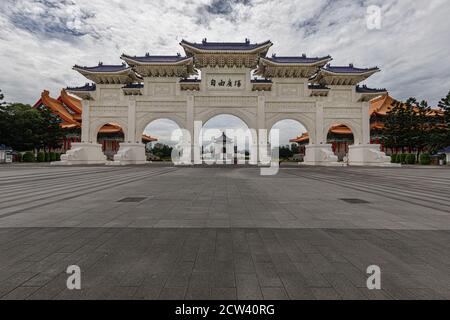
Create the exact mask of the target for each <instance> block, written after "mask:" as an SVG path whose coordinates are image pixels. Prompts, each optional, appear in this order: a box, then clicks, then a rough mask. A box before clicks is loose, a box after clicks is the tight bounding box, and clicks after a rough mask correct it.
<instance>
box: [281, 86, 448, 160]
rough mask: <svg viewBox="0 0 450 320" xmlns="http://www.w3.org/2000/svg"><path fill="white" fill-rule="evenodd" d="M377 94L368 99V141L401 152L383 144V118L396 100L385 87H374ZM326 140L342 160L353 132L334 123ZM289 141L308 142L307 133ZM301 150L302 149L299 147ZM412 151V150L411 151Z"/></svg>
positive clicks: (430, 114) (436, 114)
mask: <svg viewBox="0 0 450 320" xmlns="http://www.w3.org/2000/svg"><path fill="white" fill-rule="evenodd" d="M358 90H359V91H369V90H372V89H368V88H367V87H364V86H363V87H360V88H358ZM374 92H376V93H377V94H382V95H379V96H377V97H375V98H373V99H372V100H371V101H370V108H369V117H370V143H371V144H376V145H380V146H381V150H382V151H386V152H388V153H389V154H392V153H398V152H402V150H391V149H388V150H385V147H384V145H383V129H384V124H385V119H386V116H387V114H388V112H389V111H390V110H391V108H392V107H393V105H394V104H395V103H399V101H398V100H396V99H394V98H392V97H391V96H390V95H389V94H388V93H387V92H386V90H385V89H376V91H374ZM441 115H442V112H441V111H439V110H435V109H433V110H430V112H429V113H428V116H430V117H436V116H441ZM327 141H328V142H329V143H331V145H332V150H333V152H334V153H335V154H336V155H337V156H338V158H339V159H340V160H342V159H343V158H344V157H345V156H346V155H347V153H348V150H349V146H350V145H352V144H353V142H354V140H353V134H352V131H351V130H350V128H348V127H347V126H345V125H341V124H338V125H335V126H333V127H331V128H330V131H329V132H328V135H327ZM290 142H293V143H298V144H299V145H300V146H304V145H306V144H308V142H309V134H308V133H307V132H306V133H304V134H303V135H301V136H299V137H297V138H294V139H291V140H290ZM301 150H303V149H301ZM411 152H412V151H411Z"/></svg>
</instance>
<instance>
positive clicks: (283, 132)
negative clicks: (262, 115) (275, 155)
mask: <svg viewBox="0 0 450 320" xmlns="http://www.w3.org/2000/svg"><path fill="white" fill-rule="evenodd" d="M274 129H276V130H278V132H279V139H280V141H279V146H280V148H279V160H280V161H292V162H302V161H303V158H304V156H305V146H306V145H308V144H309V140H310V139H309V134H308V131H307V130H306V127H305V126H304V125H303V124H302V123H301V122H300V121H297V120H294V119H283V120H280V121H278V122H276V123H275V124H274V125H273V126H272V128H270V133H269V142H270V144H271V145H273V144H272V141H271V138H272V130H274Z"/></svg>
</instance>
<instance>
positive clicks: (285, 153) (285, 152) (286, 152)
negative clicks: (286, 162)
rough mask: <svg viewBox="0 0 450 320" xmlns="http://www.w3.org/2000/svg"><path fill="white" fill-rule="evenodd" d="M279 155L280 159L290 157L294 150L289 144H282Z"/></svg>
mask: <svg viewBox="0 0 450 320" xmlns="http://www.w3.org/2000/svg"><path fill="white" fill-rule="evenodd" d="M279 150H280V151H279V152H280V153H279V157H280V159H288V158H290V157H292V156H293V155H294V153H293V152H292V150H291V149H290V148H289V146H281V147H280V149H279Z"/></svg>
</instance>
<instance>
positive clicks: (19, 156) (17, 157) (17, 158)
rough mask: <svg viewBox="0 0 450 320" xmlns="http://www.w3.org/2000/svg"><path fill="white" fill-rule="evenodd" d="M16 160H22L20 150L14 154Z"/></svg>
mask: <svg viewBox="0 0 450 320" xmlns="http://www.w3.org/2000/svg"><path fill="white" fill-rule="evenodd" d="M16 162H22V154H21V153H20V152H19V153H17V154H16Z"/></svg>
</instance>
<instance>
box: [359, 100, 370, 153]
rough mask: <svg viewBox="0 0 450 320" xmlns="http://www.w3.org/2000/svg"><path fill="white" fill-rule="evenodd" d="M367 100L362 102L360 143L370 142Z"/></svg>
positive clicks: (368, 104)
mask: <svg viewBox="0 0 450 320" xmlns="http://www.w3.org/2000/svg"><path fill="white" fill-rule="evenodd" d="M369 108H370V103H369V102H363V103H362V108H361V111H362V117H361V120H362V125H361V126H362V141H361V142H360V143H361V144H370V116H369Z"/></svg>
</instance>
